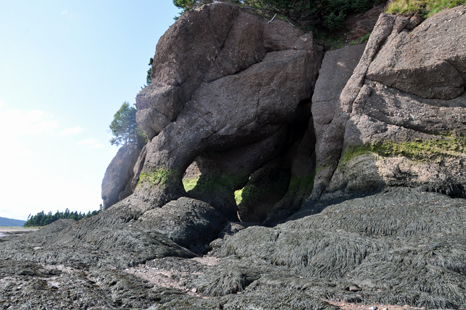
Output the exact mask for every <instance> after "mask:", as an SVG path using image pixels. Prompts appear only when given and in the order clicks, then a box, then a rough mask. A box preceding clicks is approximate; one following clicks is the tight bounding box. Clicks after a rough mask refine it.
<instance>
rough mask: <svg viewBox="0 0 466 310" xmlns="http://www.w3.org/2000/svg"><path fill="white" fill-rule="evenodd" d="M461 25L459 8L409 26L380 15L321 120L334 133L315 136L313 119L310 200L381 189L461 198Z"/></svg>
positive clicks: (465, 20)
mask: <svg viewBox="0 0 466 310" xmlns="http://www.w3.org/2000/svg"><path fill="white" fill-rule="evenodd" d="M465 27H466V7H464V6H460V7H457V8H454V9H450V10H447V11H444V12H441V13H439V14H436V15H435V16H433V17H431V18H429V19H427V20H425V21H424V22H422V23H421V24H420V25H419V26H417V27H415V28H414V29H413V21H412V18H411V19H408V18H405V17H401V16H394V15H387V14H382V15H381V16H380V18H379V21H378V22H377V25H376V27H375V29H374V31H373V33H372V35H371V37H370V39H369V42H368V44H367V46H366V49H365V51H364V54H363V55H362V57H361V59H360V61H359V64H358V66H357V67H356V68H355V70H354V72H353V74H352V76H351V78H350V79H349V81H348V83H347V84H346V86H345V88H344V89H343V91H342V93H341V95H340V98H339V101H338V104H337V109H336V110H335V111H334V113H333V115H329V116H328V117H327V118H326V122H328V125H326V126H328V127H329V128H332V129H331V130H327V131H325V134H324V135H321V134H319V133H318V131H319V130H320V127H319V126H318V125H319V122H318V120H317V119H316V120H315V121H316V123H317V125H316V133H317V140H318V143H317V146H316V149H317V164H318V165H319V166H320V167H321V168H320V169H319V168H318V169H319V170H320V171H319V173H318V174H317V177H316V182H315V187H314V191H313V195H312V197H313V198H315V199H318V198H319V197H320V198H324V197H326V198H329V199H334V198H336V197H346V196H347V194H349V195H352V194H354V193H358V192H359V193H365V192H371V191H375V190H378V189H380V188H383V187H385V186H409V187H417V186H421V187H423V188H424V189H426V190H430V191H439V192H443V193H446V194H449V195H451V196H454V197H463V196H464V188H465V185H466V178H465V177H464V176H463V173H462V170H463V169H464V165H465V158H466V150H465V148H464V144H465V140H464V135H465V133H466V127H465V125H464V123H463V121H462V119H463V114H464V113H465V111H466V109H465V108H466V97H465V96H466V94H465V92H464V86H465V79H464V72H465V69H464V68H465V64H466V56H465V55H466V54H465V53H466V52H465V51H466V49H465V48H464V47H465V46H466V35H465V33H464V31H462V30H460V29H465ZM411 29H412V30H411ZM447 34H448V35H447ZM317 85H319V81H318V82H317ZM321 114H322V115H323V116H325V115H326V114H325V113H321ZM329 120H330V121H329ZM322 150H324V152H323V151H322ZM332 154H333V155H332Z"/></svg>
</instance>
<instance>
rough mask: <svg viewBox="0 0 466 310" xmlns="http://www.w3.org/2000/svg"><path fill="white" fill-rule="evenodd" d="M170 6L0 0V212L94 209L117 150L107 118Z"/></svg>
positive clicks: (145, 59) (125, 97)
mask: <svg viewBox="0 0 466 310" xmlns="http://www.w3.org/2000/svg"><path fill="white" fill-rule="evenodd" d="M177 12H178V9H177V8H176V7H174V6H173V3H172V1H171V0H152V1H99V0H94V1H89V0H79V1H78V0H76V1H67V0H60V1H59V0H57V1H53V0H52V1H35V0H29V1H22V0H14V1H13V0H11V1H10V0H0V130H1V132H2V143H1V145H2V146H1V149H0V178H1V179H0V216H2V217H8V218H16V219H22V220H25V219H27V216H28V215H29V214H36V213H37V212H40V211H42V210H43V211H45V212H48V211H53V212H55V211H56V210H57V209H58V210H60V211H64V210H65V208H69V209H70V210H72V211H80V212H87V211H89V210H91V211H92V210H97V209H98V208H99V205H100V203H101V198H100V186H101V182H102V178H103V176H104V173H105V169H106V168H107V165H108V164H109V163H110V161H111V159H112V158H113V156H114V155H115V153H116V151H117V148H116V147H115V146H111V145H110V143H109V142H108V141H109V140H110V138H111V134H110V133H109V129H108V125H109V124H110V122H111V121H112V119H113V115H114V114H115V112H116V111H117V110H118V108H119V107H120V106H121V105H122V103H123V102H124V101H128V102H130V103H134V102H135V97H136V95H137V93H138V92H139V91H140V89H141V86H143V85H144V83H145V79H146V71H147V69H149V66H148V63H149V58H150V57H153V55H154V53H155V46H156V44H157V41H158V39H159V38H160V36H162V35H163V33H164V32H165V31H166V30H167V29H168V27H169V26H170V25H171V24H173V22H174V20H173V17H174V16H175V15H177Z"/></svg>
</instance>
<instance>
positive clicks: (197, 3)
mask: <svg viewBox="0 0 466 310" xmlns="http://www.w3.org/2000/svg"><path fill="white" fill-rule="evenodd" d="M213 2H214V0H173V4H174V5H175V6H176V7H177V8H179V9H181V12H180V15H179V16H181V15H182V14H183V13H184V12H186V11H189V10H195V9H197V8H200V7H201V6H203V5H204V4H209V3H213ZM229 2H232V3H235V4H238V5H241V4H242V1H241V0H229ZM179 16H176V17H175V20H176V19H178V17H179Z"/></svg>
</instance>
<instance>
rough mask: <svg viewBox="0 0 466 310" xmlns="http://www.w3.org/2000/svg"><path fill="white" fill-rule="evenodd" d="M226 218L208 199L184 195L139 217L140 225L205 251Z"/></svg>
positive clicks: (184, 245)
mask: <svg viewBox="0 0 466 310" xmlns="http://www.w3.org/2000/svg"><path fill="white" fill-rule="evenodd" d="M226 221H227V220H226V218H225V217H224V216H223V215H222V214H221V213H219V212H218V211H216V210H215V209H214V208H213V207H211V206H210V205H208V204H207V203H205V202H202V201H198V200H194V199H191V198H186V197H181V198H179V199H178V200H174V201H170V202H169V203H167V204H166V205H164V206H163V207H161V208H157V209H153V210H149V211H147V212H145V213H144V214H143V215H142V216H141V217H139V219H138V222H137V223H133V225H136V226H137V227H140V226H142V227H144V228H146V229H150V230H153V231H156V232H159V233H161V234H164V235H166V236H167V237H169V238H170V239H171V240H173V241H174V242H176V243H177V244H179V245H181V246H183V247H185V248H187V249H189V250H191V251H193V252H195V253H204V252H205V251H206V248H205V246H206V245H208V244H209V243H210V242H211V241H212V240H213V239H215V238H216V237H217V235H218V234H219V233H220V231H221V230H222V229H223V227H224V225H225V223H226Z"/></svg>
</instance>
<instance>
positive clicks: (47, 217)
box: [24, 208, 102, 227]
mask: <svg viewBox="0 0 466 310" xmlns="http://www.w3.org/2000/svg"><path fill="white" fill-rule="evenodd" d="M100 212H102V211H101V210H96V211H92V212H91V211H89V212H87V213H81V212H78V211H75V212H71V211H70V210H69V209H68V208H67V209H66V210H65V212H60V211H58V210H57V212H56V213H55V214H53V213H52V211H50V212H49V213H47V214H45V212H44V211H41V212H39V213H37V214H36V215H31V214H29V216H28V220H27V221H26V223H24V227H38V226H45V225H48V224H50V223H53V222H55V221H58V220H60V219H73V220H76V221H79V220H82V219H86V218H89V217H91V216H94V215H97V214H99V213H100Z"/></svg>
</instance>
